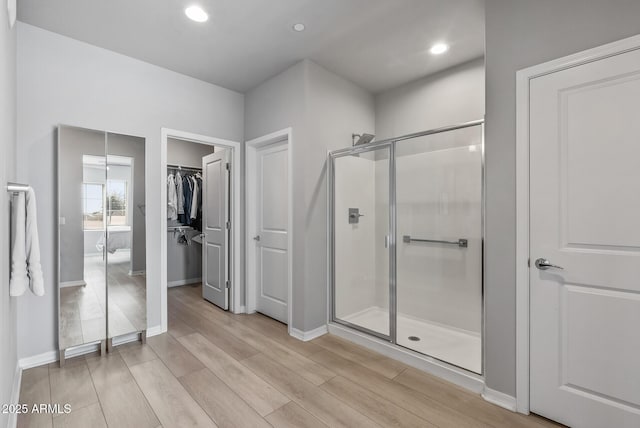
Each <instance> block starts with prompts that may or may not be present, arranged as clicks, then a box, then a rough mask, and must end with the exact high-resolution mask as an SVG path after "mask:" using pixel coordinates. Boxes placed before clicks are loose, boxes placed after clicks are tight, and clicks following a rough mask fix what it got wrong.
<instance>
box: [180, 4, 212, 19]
mask: <svg viewBox="0 0 640 428" xmlns="http://www.w3.org/2000/svg"><path fill="white" fill-rule="evenodd" d="M184 14H185V15H187V17H188V18H189V19H191V20H192V21H196V22H206V21H207V20H208V19H209V15H208V14H207V12H205V11H204V10H202V8H201V7H200V6H195V5H194V6H189V7H188V8H186V9H185V10H184Z"/></svg>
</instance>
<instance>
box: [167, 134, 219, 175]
mask: <svg viewBox="0 0 640 428" xmlns="http://www.w3.org/2000/svg"><path fill="white" fill-rule="evenodd" d="M213 151H214V147H213V146H210V145H208V144H198V143H194V142H192V141H184V140H177V139H175V138H167V164H170V165H179V166H190V167H192V168H202V158H203V157H205V156H206V155H210V154H211V153H213Z"/></svg>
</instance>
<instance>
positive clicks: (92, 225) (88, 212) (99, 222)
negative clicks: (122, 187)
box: [82, 183, 104, 230]
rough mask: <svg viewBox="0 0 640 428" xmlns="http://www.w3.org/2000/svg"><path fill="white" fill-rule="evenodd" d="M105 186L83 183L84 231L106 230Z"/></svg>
mask: <svg viewBox="0 0 640 428" xmlns="http://www.w3.org/2000/svg"><path fill="white" fill-rule="evenodd" d="M103 195H104V184H102V183H82V214H83V215H82V223H83V228H84V230H103V229H104V206H103V200H104V197H103Z"/></svg>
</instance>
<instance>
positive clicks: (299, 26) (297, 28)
mask: <svg viewBox="0 0 640 428" xmlns="http://www.w3.org/2000/svg"><path fill="white" fill-rule="evenodd" d="M305 28H306V27H305V25H304V24H303V23H302V22H299V23H297V24H293V31H297V32H298V33H299V32H301V31H304V29H305Z"/></svg>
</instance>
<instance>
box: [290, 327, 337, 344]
mask: <svg viewBox="0 0 640 428" xmlns="http://www.w3.org/2000/svg"><path fill="white" fill-rule="evenodd" d="M328 332H329V330H327V326H326V325H321V326H320V327H318V328H314V329H313V330H309V331H302V330H298V329H297V328H293V327H291V331H290V332H289V334H290V335H291V336H293V337H295V338H296V339H298V340H302V341H303V342H308V341H310V340H313V339H315V338H316V337H320V336H322V335H323V334H327V333H328Z"/></svg>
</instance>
